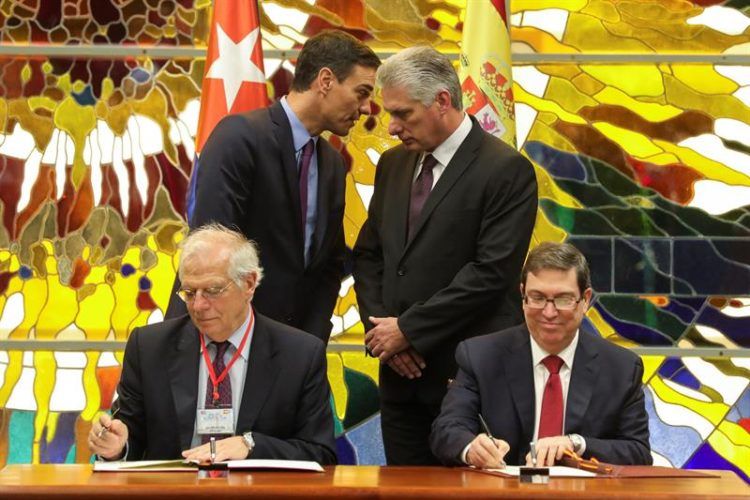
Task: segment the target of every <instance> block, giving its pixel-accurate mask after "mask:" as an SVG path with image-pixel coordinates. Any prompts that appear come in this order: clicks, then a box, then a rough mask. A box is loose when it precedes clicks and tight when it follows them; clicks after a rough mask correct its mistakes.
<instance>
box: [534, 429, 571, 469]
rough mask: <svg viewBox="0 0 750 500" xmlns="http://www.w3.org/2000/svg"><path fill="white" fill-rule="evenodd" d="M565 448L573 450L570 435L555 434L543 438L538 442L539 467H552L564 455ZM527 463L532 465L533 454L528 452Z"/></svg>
mask: <svg viewBox="0 0 750 500" xmlns="http://www.w3.org/2000/svg"><path fill="white" fill-rule="evenodd" d="M565 450H570V451H573V442H572V441H571V440H570V438H569V437H568V436H554V437H546V438H542V439H540V440H539V441H537V442H536V465H537V467H552V466H553V465H555V460H560V459H561V458H562V457H563V452H564V451H565ZM526 465H527V466H529V467H530V466H531V465H532V462H531V454H530V453H527V454H526Z"/></svg>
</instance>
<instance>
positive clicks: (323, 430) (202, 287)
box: [88, 224, 336, 464]
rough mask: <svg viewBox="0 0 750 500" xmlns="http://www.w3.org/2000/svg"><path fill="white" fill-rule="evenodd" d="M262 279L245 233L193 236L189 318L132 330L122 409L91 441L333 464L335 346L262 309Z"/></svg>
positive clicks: (216, 228)
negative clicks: (329, 349)
mask: <svg viewBox="0 0 750 500" xmlns="http://www.w3.org/2000/svg"><path fill="white" fill-rule="evenodd" d="M262 276H263V270H262V268H261V267H260V264H259V259H258V251H257V249H256V247H255V244H254V243H253V242H251V241H248V240H247V239H246V238H245V237H244V236H243V235H242V234H240V233H237V232H235V231H231V230H229V229H226V228H225V227H223V226H221V225H218V224H209V225H206V226H202V227H200V228H198V229H196V230H194V231H192V232H191V233H190V234H189V235H188V236H187V237H186V238H185V240H184V241H183V242H182V253H181V255H180V267H179V277H180V281H181V283H182V286H181V288H180V290H179V292H178V295H179V297H180V298H181V299H182V300H183V301H184V302H185V304H186V306H187V310H188V315H184V316H181V317H178V318H175V319H171V320H167V321H164V322H163V323H158V324H153V325H149V326H145V327H142V328H136V329H135V330H134V331H133V332H132V333H131V335H130V338H129V339H128V343H127V346H126V348H125V357H124V360H123V367H122V376H121V378H120V383H119V385H118V387H117V394H118V399H117V401H116V402H115V405H114V408H115V411H114V412H113V415H112V416H110V415H106V414H105V415H102V416H101V417H100V418H99V420H98V421H97V422H95V423H94V424H93V425H92V428H91V432H90V433H89V438H88V443H89V448H90V450H91V451H92V452H93V453H95V454H97V455H98V457H99V458H102V459H105V460H147V459H177V458H187V459H194V460H199V461H205V460H208V459H210V458H211V459H214V460H217V461H222V460H230V459H244V458H248V457H252V458H272V459H290V460H314V461H317V462H319V463H322V464H333V463H335V461H336V454H335V443H334V435H333V432H334V424H333V415H332V413H331V406H330V390H329V387H328V381H327V378H326V358H325V345H324V344H323V342H322V341H321V340H320V339H318V338H316V337H313V336H312V335H308V334H305V333H304V332H302V331H300V330H297V329H295V328H292V327H290V326H287V325H283V324H281V323H278V322H276V321H273V320H271V319H269V318H267V317H264V316H262V315H260V314H257V313H255V312H254V311H253V308H252V306H251V302H252V299H253V294H254V293H255V290H256V288H257V287H258V285H259V284H260V282H261V279H262ZM115 412H116V414H115ZM212 439H213V441H214V443H215V450H214V452H215V453H214V454H213V455H212V454H211V450H210V446H209V442H210V441H211V440H212Z"/></svg>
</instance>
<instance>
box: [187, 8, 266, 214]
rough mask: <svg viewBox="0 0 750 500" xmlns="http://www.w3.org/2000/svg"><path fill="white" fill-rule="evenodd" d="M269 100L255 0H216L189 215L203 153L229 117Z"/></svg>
mask: <svg viewBox="0 0 750 500" xmlns="http://www.w3.org/2000/svg"><path fill="white" fill-rule="evenodd" d="M267 104H268V92H267V90H266V77H265V74H264V71H263V47H262V45H261V36H260V22H259V17H258V4H257V2H256V0H214V8H213V16H212V20H211V33H210V34H209V38H208V52H207V54H206V68H205V72H204V74H203V88H202V90H201V109H200V115H199V117H198V133H197V135H196V137H195V152H196V156H195V161H194V164H193V173H192V175H191V178H190V185H189V186H188V201H187V216H188V220H190V216H191V215H192V212H193V205H194V203H195V179H196V174H197V172H198V168H199V158H200V152H201V150H202V149H203V145H204V144H205V142H206V139H208V136H209V135H210V134H211V131H212V130H213V129H214V127H215V126H216V124H217V123H218V122H219V120H221V119H222V118H223V117H224V116H225V115H227V114H230V113H242V112H245V111H250V110H252V109H255V108H261V107H264V106H266V105H267Z"/></svg>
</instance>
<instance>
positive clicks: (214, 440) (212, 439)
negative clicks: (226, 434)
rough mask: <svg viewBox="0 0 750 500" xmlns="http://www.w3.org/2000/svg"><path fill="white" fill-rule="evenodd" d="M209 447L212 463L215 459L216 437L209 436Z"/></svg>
mask: <svg viewBox="0 0 750 500" xmlns="http://www.w3.org/2000/svg"><path fill="white" fill-rule="evenodd" d="M209 446H210V448H211V463H214V462H215V461H216V438H215V437H213V436H211V441H210V444H209Z"/></svg>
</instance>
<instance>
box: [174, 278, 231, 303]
mask: <svg viewBox="0 0 750 500" xmlns="http://www.w3.org/2000/svg"><path fill="white" fill-rule="evenodd" d="M232 283H234V281H232V280H229V282H228V283H227V284H226V285H224V286H211V287H208V288H195V289H193V288H180V289H179V290H178V291H177V296H178V297H179V298H181V299H182V301H183V302H185V303H192V302H193V301H194V300H195V298H196V297H197V296H198V294H199V293H200V295H201V297H203V298H204V299H206V300H216V299H218V298H219V297H221V295H222V294H223V293H224V292H226V291H227V289H228V288H229V286H230V285H231V284H232Z"/></svg>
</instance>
